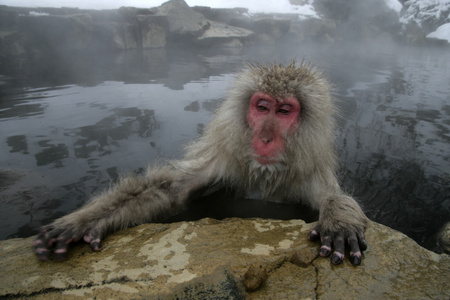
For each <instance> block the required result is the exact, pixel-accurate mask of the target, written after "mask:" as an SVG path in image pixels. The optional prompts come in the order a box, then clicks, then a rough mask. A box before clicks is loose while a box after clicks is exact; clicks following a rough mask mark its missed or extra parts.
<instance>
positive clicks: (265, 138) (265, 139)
mask: <svg viewBox="0 0 450 300" xmlns="http://www.w3.org/2000/svg"><path fill="white" fill-rule="evenodd" d="M261 140H262V142H263V143H264V144H269V143H270V142H272V141H273V138H272V137H262V138H261Z"/></svg>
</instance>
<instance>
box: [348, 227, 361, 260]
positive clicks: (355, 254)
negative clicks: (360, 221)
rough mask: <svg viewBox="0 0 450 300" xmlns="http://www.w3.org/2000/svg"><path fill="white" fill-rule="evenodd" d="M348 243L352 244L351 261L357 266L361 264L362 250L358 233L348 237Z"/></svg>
mask: <svg viewBox="0 0 450 300" xmlns="http://www.w3.org/2000/svg"><path fill="white" fill-rule="evenodd" d="M348 245H349V246H350V262H351V263H352V264H354V265H355V266H357V265H360V264H361V250H360V247H359V246H360V244H359V243H358V238H357V237H356V234H355V233H353V234H352V235H351V236H350V237H349V238H348Z"/></svg>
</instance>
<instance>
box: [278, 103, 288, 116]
mask: <svg viewBox="0 0 450 300" xmlns="http://www.w3.org/2000/svg"><path fill="white" fill-rule="evenodd" d="M277 112H278V114H280V115H283V116H286V115H288V114H289V113H290V112H291V106H290V105H282V106H281V107H280V108H279V109H278V111H277Z"/></svg>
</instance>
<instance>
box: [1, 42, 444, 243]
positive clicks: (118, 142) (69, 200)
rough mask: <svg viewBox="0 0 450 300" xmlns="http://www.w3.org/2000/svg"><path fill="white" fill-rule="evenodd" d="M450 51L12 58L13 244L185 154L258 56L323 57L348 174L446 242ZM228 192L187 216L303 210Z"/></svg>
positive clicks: (377, 201) (5, 118) (372, 210)
mask: <svg viewBox="0 0 450 300" xmlns="http://www.w3.org/2000/svg"><path fill="white" fill-rule="evenodd" d="M449 53H450V51H448V48H447V49H435V48H405V47H401V48H396V47H393V46H385V45H384V46H382V45H379V46H377V47H373V46H372V45H364V46H362V45H357V46H355V45H349V46H345V47H344V46H338V45H314V46H313V45H291V46H287V47H280V46H272V47H257V48H256V47H255V48H247V49H243V50H222V51H220V52H219V51H213V50H210V51H202V52H198V51H197V52H196V51H182V50H170V51H168V50H164V49H158V50H149V51H144V52H138V51H137V52H125V53H121V54H117V55H112V54H105V55H101V56H94V55H92V54H86V55H84V56H72V55H69V54H67V55H60V56H49V57H39V58H34V59H32V60H31V61H25V60H24V61H7V62H2V66H3V67H4V69H3V70H0V74H1V75H3V76H2V77H0V80H2V85H0V89H1V90H0V97H1V98H0V149H1V151H0V239H6V238H11V237H25V236H29V235H32V234H34V233H35V232H36V229H37V228H38V227H39V226H41V225H43V224H45V223H48V222H50V221H52V220H53V219H55V218H57V217H59V216H62V215H64V214H66V213H68V212H71V211H73V210H74V209H76V208H77V207H79V206H81V205H82V204H84V203H86V202H87V201H88V200H89V198H90V197H91V195H95V194H97V193H99V192H101V191H102V190H104V189H106V188H108V187H109V185H110V183H111V182H113V181H115V180H117V178H118V175H119V174H126V173H131V172H137V173H142V172H143V171H144V169H145V166H146V165H148V164H151V163H153V162H155V161H164V160H165V159H168V158H178V157H180V156H181V155H182V153H183V151H182V146H183V145H184V144H186V143H187V142H189V141H191V140H192V139H193V138H195V137H196V136H198V134H199V133H201V132H202V130H203V127H204V125H205V124H206V123H207V122H208V120H209V119H210V117H211V113H212V112H213V111H214V109H215V108H216V107H217V106H218V104H219V103H220V102H221V101H222V97H223V94H224V92H225V91H226V89H227V88H228V87H229V84H230V81H231V80H232V78H233V73H234V72H235V71H236V70H237V69H238V68H239V67H240V66H241V65H242V62H245V61H260V62H267V61H273V60H275V59H276V60H278V61H282V62H286V61H288V60H290V59H292V58H303V57H306V58H307V59H309V60H311V61H312V62H313V63H314V64H315V65H318V66H319V67H320V68H321V69H322V70H323V71H324V73H325V75H326V76H327V77H328V78H329V79H330V80H331V81H332V82H333V83H334V84H335V91H334V94H335V95H336V97H338V98H339V99H340V100H341V102H340V106H341V108H342V117H341V118H340V119H339V124H340V130H339V132H338V133H337V137H336V141H337V145H338V149H339V153H340V157H341V161H342V170H341V171H340V179H341V182H342V185H343V186H344V187H345V189H346V190H347V191H349V192H351V193H353V195H354V196H355V197H356V198H357V199H358V200H359V201H360V203H361V205H362V206H363V208H364V210H365V212H366V213H367V215H368V216H369V217H370V218H371V219H372V220H374V221H377V222H380V223H383V224H386V225H389V226H391V227H393V228H395V229H398V230H400V231H402V232H404V233H406V234H407V235H409V236H410V237H412V238H414V239H415V240H416V241H417V242H418V243H419V244H421V245H424V246H426V247H427V248H429V249H432V250H435V251H439V247H438V245H437V243H436V240H435V234H436V233H437V231H438V230H439V229H440V228H441V227H442V226H443V225H444V224H445V223H446V222H448V221H450V175H449V174H450V162H449V153H450V151H449V150H450V147H449V145H450V55H449ZM242 200H243V199H239V201H236V200H233V197H232V196H231V195H228V194H223V193H219V194H215V195H213V196H211V197H209V198H207V199H206V200H205V199H204V200H203V201H200V202H198V203H196V204H193V206H192V207H194V208H195V209H191V210H189V211H187V212H185V213H184V214H182V215H181V216H178V218H181V219H183V218H184V219H195V218H200V217H204V216H212V217H216V218H223V217H227V216H242V217H247V216H261V217H272V218H284V219H286V218H295V217H302V218H305V219H308V220H314V218H315V217H316V214H313V213H311V211H309V210H306V211H303V213H301V211H302V207H292V206H289V205H283V204H273V203H262V202H260V201H256V200H253V201H250V200H247V201H242Z"/></svg>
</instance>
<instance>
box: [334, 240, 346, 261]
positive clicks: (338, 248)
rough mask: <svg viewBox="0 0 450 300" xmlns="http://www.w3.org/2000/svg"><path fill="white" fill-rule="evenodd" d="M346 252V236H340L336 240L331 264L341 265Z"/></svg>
mask: <svg viewBox="0 0 450 300" xmlns="http://www.w3.org/2000/svg"><path fill="white" fill-rule="evenodd" d="M344 252H345V239H344V235H342V234H338V235H337V236H336V238H335V239H334V252H333V255H332V256H331V262H332V263H333V264H334V265H338V264H340V263H341V262H342V261H343V260H344V257H345V255H344Z"/></svg>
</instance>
